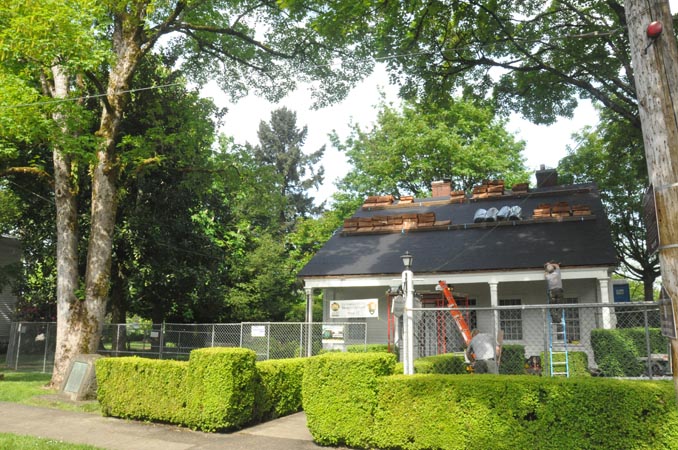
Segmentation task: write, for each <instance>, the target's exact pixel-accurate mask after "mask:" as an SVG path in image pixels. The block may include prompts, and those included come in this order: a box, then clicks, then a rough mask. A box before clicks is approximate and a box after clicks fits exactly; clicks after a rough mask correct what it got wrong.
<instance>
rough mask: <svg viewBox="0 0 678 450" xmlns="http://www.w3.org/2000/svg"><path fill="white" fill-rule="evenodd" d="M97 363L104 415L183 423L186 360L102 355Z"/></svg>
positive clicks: (98, 388)
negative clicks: (108, 356) (106, 356)
mask: <svg viewBox="0 0 678 450" xmlns="http://www.w3.org/2000/svg"><path fill="white" fill-rule="evenodd" d="M95 364H96V378H97V399H98V400H99V403H100V404H101V411H102V413H103V414H104V415H106V416H114V417H122V418H125V419H136V420H155V421H159V422H168V423H178V424H180V423H183V420H184V412H185V411H184V410H185V408H186V401H187V400H186V399H187V397H186V391H185V388H184V386H185V380H186V376H187V374H188V363H187V362H185V361H170V360H157V359H147V358H139V357H136V356H133V357H122V358H100V359H98V360H97V361H96V363H95Z"/></svg>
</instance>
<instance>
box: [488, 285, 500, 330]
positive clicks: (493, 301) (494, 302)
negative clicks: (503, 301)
mask: <svg viewBox="0 0 678 450" xmlns="http://www.w3.org/2000/svg"><path fill="white" fill-rule="evenodd" d="M489 285H490V306H492V307H493V308H496V307H498V306H499V283H497V282H496V281H495V282H492V281H491V282H490V283H489ZM492 314H493V320H492V326H493V327H494V330H493V331H494V335H495V336H497V335H498V333H499V311H497V310H496V309H495V310H494V311H492Z"/></svg>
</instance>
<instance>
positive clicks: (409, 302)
mask: <svg viewBox="0 0 678 450" xmlns="http://www.w3.org/2000/svg"><path fill="white" fill-rule="evenodd" d="M412 275H413V274H412V271H411V270H409V269H405V270H404V271H403V288H404V290H405V320H404V321H403V322H404V323H403V325H404V326H403V328H404V330H403V331H404V333H403V341H404V342H403V344H404V347H405V358H403V363H404V364H403V366H404V368H403V373H404V374H405V375H414V312H413V311H412V308H413V307H414V282H413V279H412V278H413V276H412Z"/></svg>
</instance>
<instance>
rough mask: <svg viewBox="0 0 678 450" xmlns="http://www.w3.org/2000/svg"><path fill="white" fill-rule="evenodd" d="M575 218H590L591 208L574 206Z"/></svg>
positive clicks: (573, 213)
mask: <svg viewBox="0 0 678 450" xmlns="http://www.w3.org/2000/svg"><path fill="white" fill-rule="evenodd" d="M572 215H573V216H590V215H591V207H590V206H589V205H572Z"/></svg>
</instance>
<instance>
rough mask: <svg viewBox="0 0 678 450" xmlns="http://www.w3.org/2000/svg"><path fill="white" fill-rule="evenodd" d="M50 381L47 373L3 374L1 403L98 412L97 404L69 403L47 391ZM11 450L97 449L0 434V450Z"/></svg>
mask: <svg viewBox="0 0 678 450" xmlns="http://www.w3.org/2000/svg"><path fill="white" fill-rule="evenodd" d="M50 378H51V375H50V374H46V373H38V372H4V377H3V379H2V380H0V401H2V402H10V403H21V404H24V405H32V406H40V407H43V408H55V409H64V410H69V411H80V412H88V413H94V412H99V410H100V409H99V403H97V402H71V401H69V400H67V399H64V398H62V397H59V396H58V395H57V391H56V390H55V389H48V388H47V387H46V385H47V384H48V383H49V380H50ZM10 448H11V449H13V450H14V449H16V450H29V449H31V450H42V449H69V450H70V449H72V450H94V449H97V448H98V447H92V446H90V445H80V444H69V443H67V442H63V441H57V440H54V439H41V438H37V437H33V436H19V435H15V434H8V433H0V449H10Z"/></svg>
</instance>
